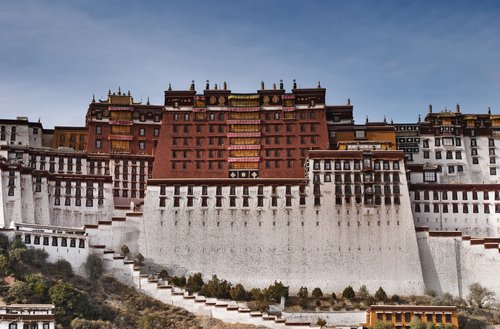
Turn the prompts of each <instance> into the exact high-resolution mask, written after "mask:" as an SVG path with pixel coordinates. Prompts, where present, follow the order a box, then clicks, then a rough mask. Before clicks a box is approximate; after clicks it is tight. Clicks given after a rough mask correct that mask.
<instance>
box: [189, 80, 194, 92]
mask: <svg viewBox="0 0 500 329" xmlns="http://www.w3.org/2000/svg"><path fill="white" fill-rule="evenodd" d="M189 90H194V80H191V86H189Z"/></svg>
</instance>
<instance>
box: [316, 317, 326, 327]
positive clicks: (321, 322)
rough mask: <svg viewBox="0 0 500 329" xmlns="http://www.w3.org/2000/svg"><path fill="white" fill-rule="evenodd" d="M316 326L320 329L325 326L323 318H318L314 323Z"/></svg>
mask: <svg viewBox="0 0 500 329" xmlns="http://www.w3.org/2000/svg"><path fill="white" fill-rule="evenodd" d="M316 325H317V326H319V327H320V328H323V327H324V326H326V320H325V319H323V318H318V321H316Z"/></svg>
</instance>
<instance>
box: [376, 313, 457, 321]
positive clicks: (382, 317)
mask: <svg viewBox="0 0 500 329" xmlns="http://www.w3.org/2000/svg"><path fill="white" fill-rule="evenodd" d="M414 317H416V318H418V319H421V320H425V321H426V322H436V323H443V319H444V323H451V314H444V317H443V314H441V313H436V314H432V313H426V314H425V315H424V316H422V314H420V313H409V312H405V313H404V314H403V313H394V314H393V313H387V312H386V313H377V320H378V321H389V322H392V320H393V319H394V321H395V322H396V323H399V322H403V319H404V322H406V323H409V322H411V321H412V320H413V318H414Z"/></svg>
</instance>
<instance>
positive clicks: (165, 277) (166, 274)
mask: <svg viewBox="0 0 500 329" xmlns="http://www.w3.org/2000/svg"><path fill="white" fill-rule="evenodd" d="M158 276H159V277H160V278H161V279H163V280H166V279H167V278H168V272H167V270H161V271H160V273H159V274H158Z"/></svg>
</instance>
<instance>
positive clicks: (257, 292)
mask: <svg viewBox="0 0 500 329" xmlns="http://www.w3.org/2000/svg"><path fill="white" fill-rule="evenodd" d="M248 295H249V297H250V300H255V301H257V300H263V299H264V294H263V293H262V290H261V289H259V288H253V289H252V290H250V293H249V294H248Z"/></svg>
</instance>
